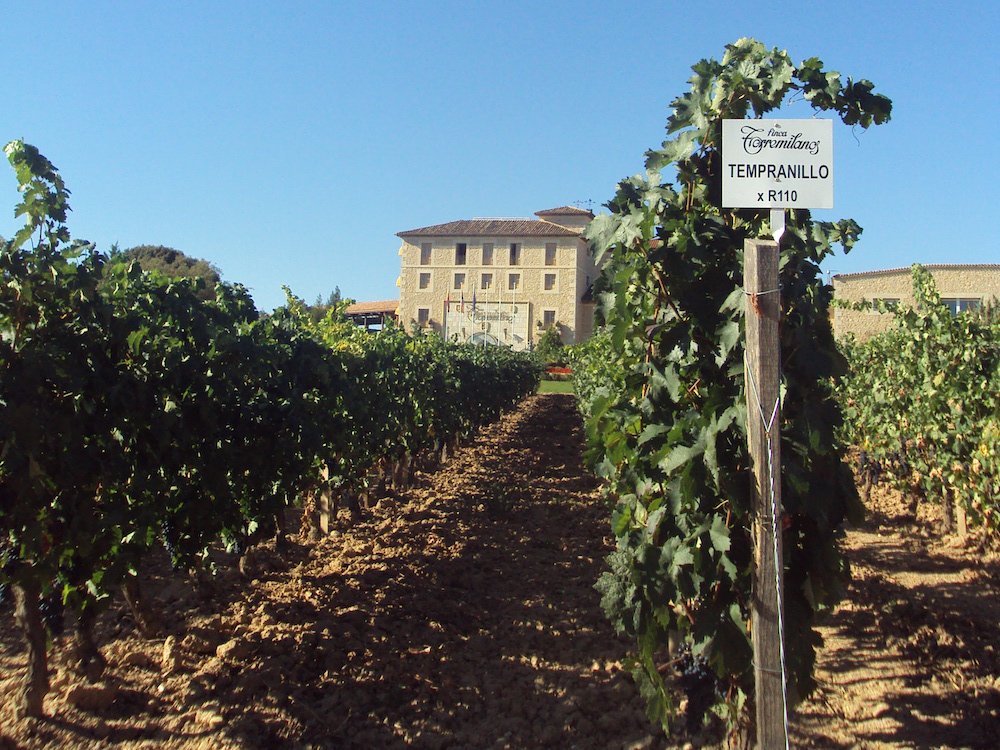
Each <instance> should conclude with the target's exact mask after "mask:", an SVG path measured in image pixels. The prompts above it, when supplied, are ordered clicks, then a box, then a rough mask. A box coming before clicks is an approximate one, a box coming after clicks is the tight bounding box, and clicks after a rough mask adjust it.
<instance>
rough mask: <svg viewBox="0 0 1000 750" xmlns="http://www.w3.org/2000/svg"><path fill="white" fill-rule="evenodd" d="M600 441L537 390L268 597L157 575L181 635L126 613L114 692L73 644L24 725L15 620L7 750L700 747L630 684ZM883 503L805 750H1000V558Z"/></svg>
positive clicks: (858, 560)
mask: <svg viewBox="0 0 1000 750" xmlns="http://www.w3.org/2000/svg"><path fill="white" fill-rule="evenodd" d="M581 444H582V435H581V429H580V420H579V417H578V415H577V413H576V411H575V405H574V401H573V398H572V397H571V396H566V395H560V394H549V395H541V396H536V397H533V398H531V399H529V400H528V401H527V402H526V403H525V405H524V406H523V407H522V408H521V409H519V410H518V411H517V412H515V413H513V414H511V415H508V416H507V417H505V418H504V419H503V420H501V422H499V423H498V424H496V425H494V426H492V427H490V428H488V429H485V430H483V432H482V433H481V434H480V435H479V436H477V437H476V438H475V439H474V440H471V441H470V442H469V443H468V444H467V445H466V446H464V447H463V449H462V450H461V451H459V452H458V454H457V455H456V456H455V457H454V458H453V459H452V461H450V462H449V463H448V464H447V465H446V466H444V467H442V468H440V469H439V470H438V471H437V472H435V473H433V474H423V475H418V478H417V482H416V484H415V486H414V488H413V489H411V490H409V491H407V492H405V493H402V494H401V495H399V496H396V497H386V498H384V499H382V500H381V501H380V502H379V503H377V504H376V506H375V507H374V508H373V509H372V510H371V512H370V513H369V514H368V516H367V517H366V518H365V519H364V520H363V521H361V522H358V523H355V524H353V525H351V524H348V518H347V516H346V515H344V516H342V517H341V519H340V530H339V532H338V533H336V534H334V535H332V536H330V537H327V538H325V539H324V540H322V541H321V542H319V543H306V542H304V541H302V540H298V541H295V540H293V542H292V543H291V545H290V549H288V550H286V551H283V552H281V553H280V554H278V553H276V552H274V551H273V550H272V549H263V550H262V551H261V552H260V554H258V555H256V556H255V563H254V567H255V569H256V577H255V578H254V579H253V580H252V581H247V580H246V579H244V578H242V577H241V576H240V574H239V573H238V572H237V571H236V570H235V569H234V568H233V567H232V565H229V564H223V566H222V571H221V573H220V574H219V576H218V577H217V578H215V579H212V580H210V581H207V582H202V583H201V584H200V585H199V586H194V585H192V583H191V582H189V581H187V580H185V579H181V578H179V577H177V576H175V575H172V574H170V573H169V570H168V569H167V568H166V567H165V566H163V565H162V564H161V565H159V566H153V568H152V569H151V570H150V571H147V572H146V580H145V586H144V587H145V590H146V591H147V594H148V595H151V597H150V598H151V599H152V603H153V604H154V605H155V607H156V609H158V610H159V611H160V612H161V613H164V625H165V631H166V632H165V633H164V636H165V637H161V638H158V639H152V640H144V639H142V638H140V637H139V636H138V635H137V634H136V631H135V628H134V625H133V622H132V619H131V616H130V615H129V614H128V612H127V610H125V609H124V608H123V607H121V606H120V605H117V604H116V605H115V606H113V607H112V608H111V609H110V611H109V612H107V613H106V614H105V615H104V616H102V618H101V620H100V622H99V627H98V638H99V642H100V643H101V644H102V650H103V653H104V654H105V656H106V657H107V659H108V663H109V667H108V671H107V674H106V676H105V679H104V680H103V681H102V682H100V683H97V684H96V685H89V684H87V683H85V682H83V681H81V680H79V679H77V678H75V677H71V676H70V674H69V672H68V671H67V670H66V668H65V666H64V664H63V660H64V659H65V646H64V644H60V643H57V644H56V649H55V655H54V657H53V664H52V684H53V689H52V691H51V693H50V694H49V696H48V698H47V700H46V714H47V717H46V718H44V719H40V720H19V719H16V718H14V713H13V709H12V706H11V705H10V701H9V700H8V698H9V696H11V695H12V694H13V692H14V688H15V685H16V681H17V680H19V679H20V676H21V674H22V671H23V667H24V653H23V648H22V646H21V643H20V639H19V638H18V637H17V635H16V633H15V632H14V630H13V622H12V619H13V618H12V617H11V612H10V606H9V604H5V605H3V609H2V611H0V695H2V696H4V697H3V698H0V700H4V701H5V702H4V703H3V704H2V705H0V750H7V749H8V748H38V747H53V748H54V747H59V748H64V747H65V748H90V747H117V748H123V750H124V749H127V750H138V749H139V748H149V750H163V749H165V748H185V749H187V748H206V749H208V748H212V749H215V748H270V747H282V748H402V747H420V748H438V747H453V748H504V747H509V748H536V747H538V748H540V747H552V748H602V749H603V748H636V749H637V750H638V749H640V748H641V749H646V748H648V749H650V750H653V749H657V748H668V747H675V746H676V747H694V746H702V745H704V742H700V741H699V738H693V741H689V740H686V739H683V738H682V739H680V740H676V741H674V742H673V743H671V742H668V741H665V740H663V739H662V738H658V737H656V736H655V733H654V732H653V730H652V728H651V726H650V725H649V724H648V723H647V721H646V719H645V716H644V714H643V704H642V700H641V699H640V698H639V697H638V695H637V694H636V691H635V688H634V687H633V685H632V684H631V682H630V681H629V679H628V677H627V675H626V674H625V673H624V672H623V671H622V669H621V664H622V660H623V658H624V656H625V652H626V645H627V644H625V643H624V642H623V641H622V640H620V639H618V638H616V637H615V636H614V635H613V633H612V632H611V628H610V627H609V625H608V624H607V621H606V620H605V619H604V617H603V615H602V614H601V611H600V607H599V596H598V594H597V593H596V592H595V591H594V589H593V584H594V581H595V580H596V579H597V576H598V575H599V574H600V572H601V570H602V566H603V558H604V556H605V554H606V553H607V552H608V551H609V550H610V548H611V544H612V542H611V539H610V538H609V534H608V520H607V509H606V507H605V506H604V504H603V503H602V501H601V500H600V493H599V490H598V488H597V485H596V483H595V481H594V480H593V478H592V477H591V476H589V474H588V473H587V472H586V471H585V470H584V468H583V466H582V463H581V459H580V448H581ZM873 500H874V510H873V512H872V513H871V515H870V518H869V522H868V523H867V524H866V526H865V527H864V528H863V529H860V530H857V531H854V532H851V533H850V534H849V535H848V539H847V546H848V549H849V554H850V556H851V559H852V562H853V565H854V572H855V578H856V580H855V584H854V586H853V588H852V591H851V595H850V599H849V603H846V604H845V605H843V606H842V607H841V608H839V609H838V610H836V611H835V612H833V613H831V615H829V616H828V617H827V618H826V619H825V621H824V624H823V635H824V637H825V639H826V648H825V650H824V651H823V653H822V655H821V657H820V668H819V673H818V678H819V682H820V685H821V688H820V690H819V691H818V693H817V694H816V695H815V696H814V697H813V698H812V699H811V700H810V701H809V702H808V703H807V704H805V705H804V706H803V707H801V710H800V711H799V712H798V713H797V714H796V715H795V716H794V717H793V745H794V746H796V747H798V746H801V747H810V748H846V747H872V748H875V747H879V748H880V747H907V748H908V747H921V748H922V747H995V746H996V745H997V743H998V740H997V737H998V736H1000V655H998V653H997V651H996V647H997V644H996V637H995V635H994V634H995V633H996V627H997V623H998V622H1000V597H998V595H997V594H998V590H997V589H998V587H1000V576H998V575H997V573H998V570H1000V562H998V558H997V556H996V555H995V554H990V553H985V552H982V551H981V550H979V549H977V548H976V547H975V546H970V545H965V546H960V545H956V544H951V545H949V544H948V543H947V541H946V542H944V543H942V542H938V541H935V540H933V539H931V538H929V537H927V536H926V535H922V534H921V533H920V532H919V531H917V528H919V526H920V525H919V524H916V523H915V521H914V519H913V518H912V516H911V515H908V509H907V508H905V507H904V506H903V505H902V503H901V502H899V501H898V500H897V499H894V496H892V495H890V494H888V493H881V492H876V493H875V497H874V498H873ZM223 562H224V563H225V561H223ZM167 614H169V617H168V616H167Z"/></svg>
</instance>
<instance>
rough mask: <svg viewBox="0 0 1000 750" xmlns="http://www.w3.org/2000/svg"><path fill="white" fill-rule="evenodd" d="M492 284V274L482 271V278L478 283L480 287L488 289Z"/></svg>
mask: <svg viewBox="0 0 1000 750" xmlns="http://www.w3.org/2000/svg"><path fill="white" fill-rule="evenodd" d="M492 286H493V274H491V273H484V274H483V278H482V283H481V284H480V285H479V288H480V289H489V288H490V287H492Z"/></svg>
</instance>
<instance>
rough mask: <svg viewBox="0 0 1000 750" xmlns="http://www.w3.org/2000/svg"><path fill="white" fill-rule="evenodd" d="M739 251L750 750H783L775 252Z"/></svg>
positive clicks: (763, 248) (762, 244)
mask: <svg viewBox="0 0 1000 750" xmlns="http://www.w3.org/2000/svg"><path fill="white" fill-rule="evenodd" d="M743 250H744V261H743V288H744V290H745V291H746V294H747V313H746V358H747V362H746V367H747V378H746V393H747V421H748V424H747V436H748V444H749V448H750V458H751V461H752V467H753V514H752V518H753V540H754V562H755V565H756V569H755V571H754V584H753V586H754V588H753V614H752V619H751V636H752V640H753V652H754V687H755V693H756V696H755V698H756V709H757V716H756V718H757V746H758V747H759V748H761V750H772V749H773V748H784V747H787V737H786V736H785V716H786V708H785V698H784V689H783V685H782V667H781V632H780V629H779V621H778V617H779V606H780V601H779V598H778V591H779V589H780V587H781V585H782V578H783V576H782V568H783V566H782V564H781V561H782V552H781V516H780V514H781V450H780V449H781V430H780V422H781V415H780V411H779V410H778V408H777V404H778V392H779V383H780V376H781V356H780V355H781V349H780V343H779V340H778V321H779V319H780V317H781V295H780V292H779V291H778V259H779V253H778V244H777V243H776V242H771V241H767V240H746V242H745V243H744V246H743ZM768 426H770V429H768ZM772 493H773V494H772ZM772 497H773V504H772ZM772 507H775V508H777V509H778V518H777V521H776V522H772ZM775 530H777V533H775ZM776 579H777V582H778V583H777V585H776V584H775V580H776Z"/></svg>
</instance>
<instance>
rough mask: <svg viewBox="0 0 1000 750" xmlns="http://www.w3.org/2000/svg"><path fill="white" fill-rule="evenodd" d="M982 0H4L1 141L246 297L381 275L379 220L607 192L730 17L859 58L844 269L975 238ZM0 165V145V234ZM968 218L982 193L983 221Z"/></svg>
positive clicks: (2, 179)
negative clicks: (26, 151) (889, 115)
mask: <svg viewBox="0 0 1000 750" xmlns="http://www.w3.org/2000/svg"><path fill="white" fill-rule="evenodd" d="M997 7H998V6H997V4H996V3H987V2H981V3H979V2H976V3H970V2H951V3H941V2H933V3H932V2H923V1H921V0H910V1H909V2H877V0H869V1H868V2H843V1H841V2H836V3H813V2H794V3H792V2H771V3H762V2H757V3H752V4H751V3H730V2H700V3H691V2H684V3H680V2H638V1H634V2H628V3H615V2H601V3H591V2H530V3H529V2H482V3H479V2H394V3H385V2H366V3H350V4H348V3H336V2H322V3H320V2H312V3H309V2H240V3H237V2H169V3H166V2H157V3H154V2H128V3H126V2H119V3H107V2H86V3H81V2H62V3H60V2H45V3H27V2H5V3H3V7H2V14H0V18H2V22H0V61H2V71H3V76H2V83H0V87H2V102H3V105H2V109H0V140H2V141H3V142H6V141H7V140H10V139H12V138H24V139H25V140H26V141H27V142H29V143H32V144H34V145H36V146H38V147H39V148H40V149H41V151H42V153H44V154H45V155H46V156H48V157H49V159H51V160H52V161H53V162H54V163H55V164H56V166H57V167H59V169H60V170H61V172H62V173H63V176H64V177H65V179H66V182H67V184H68V186H69V188H70V189H71V190H72V192H73V199H72V201H71V203H72V206H73V213H72V214H71V217H70V229H71V231H72V233H73V235H74V236H75V237H81V238H85V239H89V240H92V241H94V242H96V243H97V244H98V247H100V248H101V249H105V250H106V249H108V247H109V246H110V245H111V244H112V243H116V242H117V243H118V244H119V245H120V246H121V247H122V248H127V247H130V246H133V245H136V244H162V245H168V246H171V247H175V248H177V249H179V250H182V251H184V252H186V253H188V254H189V255H192V256H195V257H200V258H206V259H208V260H209V261H211V262H212V263H214V264H215V265H217V266H218V267H219V268H220V269H221V270H222V273H223V277H224V278H225V279H226V280H229V281H234V282H240V283H243V284H245V285H247V286H248V287H250V289H251V291H252V293H253V295H254V298H255V300H256V301H257V304H258V306H259V307H260V308H261V309H266V310H269V309H271V308H273V307H275V306H276V305H278V304H280V303H281V302H282V300H283V296H282V293H281V289H280V287H281V285H282V284H287V285H289V286H290V287H291V288H292V289H293V291H294V292H295V293H296V294H298V295H299V296H301V297H304V298H306V299H307V300H309V301H312V300H314V299H315V298H316V296H317V295H320V294H322V295H324V296H325V295H326V294H328V293H329V292H330V291H331V290H332V289H333V288H334V287H335V286H339V287H340V289H341V291H342V292H343V293H344V294H345V295H346V296H350V297H354V298H356V299H386V298H392V297H395V296H396V294H397V290H396V287H395V280H396V277H397V275H398V273H399V256H398V255H397V252H396V251H397V250H398V248H399V244H400V241H399V238H397V237H396V236H395V233H396V232H399V231H402V230H405V229H412V228H415V227H419V226H424V225H427V224H435V223H440V222H445V221H451V220H454V219H460V218H471V217H473V216H530V215H531V214H532V213H533V212H534V211H536V210H539V209H543V208H551V207H553V206H558V205H563V204H567V203H572V202H574V201H581V200H587V199H590V200H593V201H594V202H595V206H599V205H600V204H601V203H604V202H605V201H607V200H608V199H609V198H610V197H611V196H612V195H613V193H614V190H615V185H616V183H617V182H618V180H620V179H622V178H624V177H627V176H629V175H632V174H634V173H636V172H639V171H641V170H642V164H643V153H644V151H645V150H646V149H647V148H650V147H654V146H657V145H659V143H660V142H661V141H662V140H663V138H664V135H665V131H664V123H665V122H666V118H667V115H668V105H669V102H670V101H671V100H672V99H673V98H674V97H675V96H677V95H678V94H680V93H682V92H684V91H685V90H687V83H686V81H687V79H688V77H689V75H690V66H691V65H692V64H693V63H695V62H696V61H697V60H699V59H700V58H703V57H716V58H719V57H721V55H722V52H723V48H724V45H725V44H726V43H727V42H731V41H733V40H735V39H737V38H739V37H741V36H753V37H756V38H758V39H760V40H761V41H763V42H764V43H765V44H767V45H769V46H777V47H782V48H785V49H787V50H788V51H789V53H790V54H791V56H792V58H793V59H794V60H795V61H796V62H798V61H800V60H802V59H804V58H806V57H811V56H818V57H820V58H822V59H823V60H824V62H825V63H826V64H827V66H828V67H829V68H832V69H836V70H840V71H841V72H842V73H843V74H844V75H845V76H848V75H850V76H854V77H862V78H869V79H870V80H872V81H874V82H875V84H876V86H877V90H878V91H880V92H882V93H885V94H886V95H888V96H890V97H891V98H892V99H893V102H894V112H893V120H892V122H890V123H889V124H888V125H886V126H884V127H882V128H873V129H871V130H869V131H859V132H857V133H856V134H855V133H852V131H851V130H850V129H849V128H846V127H843V126H839V127H837V128H835V140H836V149H837V154H836V162H835V164H836V208H835V209H834V210H832V211H824V212H817V213H819V214H820V215H821V216H822V218H839V217H852V218H854V219H856V220H857V221H859V222H860V223H861V225H862V226H863V227H864V228H865V232H864V235H863V237H862V241H861V243H860V244H859V245H858V247H857V248H856V249H855V251H854V252H852V253H851V254H850V255H849V256H846V257H844V256H839V257H837V258H835V259H833V261H832V262H831V263H828V264H827V267H826V268H827V270H829V271H834V272H851V271H860V270H869V269H874V268H885V267H893V266H905V265H908V264H910V263H911V262H914V261H920V262H925V263H932V262H969V263H974V262H1000V249H998V242H997V239H996V238H995V237H994V235H993V232H992V231H991V230H990V227H991V226H992V225H993V223H994V222H995V218H996V217H997V216H998V215H1000V208H998V200H997V199H998V197H1000V189H998V187H997V181H998V179H1000V174H998V172H1000V158H998V157H1000V146H998V143H1000V137H998V135H997V128H998V125H1000V65H998V64H997V62H996V59H995V58H996V54H995V52H994V47H995V44H996V36H997V34H998V32H1000V11H998V10H997ZM16 199H17V195H16V191H15V182H14V177H13V173H12V172H11V171H10V170H9V169H8V168H6V165H3V166H0V235H4V236H10V235H11V233H12V232H13V230H14V228H15V227H16V226H17V223H16V222H15V221H14V219H13V211H12V208H13V205H14V203H15V202H16ZM990 217H994V218H993V219H991V218H990Z"/></svg>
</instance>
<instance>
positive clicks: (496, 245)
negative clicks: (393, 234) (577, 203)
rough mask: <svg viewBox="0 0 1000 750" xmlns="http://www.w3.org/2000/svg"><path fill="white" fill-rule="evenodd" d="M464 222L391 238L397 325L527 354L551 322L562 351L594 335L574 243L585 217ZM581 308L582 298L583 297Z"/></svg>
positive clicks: (579, 245)
mask: <svg viewBox="0 0 1000 750" xmlns="http://www.w3.org/2000/svg"><path fill="white" fill-rule="evenodd" d="M536 216H537V217H538V218H537V219H468V220H461V221H453V222H449V223H447V224H437V225H434V226H429V227H422V228H419V229H411V230H408V231H405V232H400V233H399V234H398V236H399V237H400V238H401V239H402V240H403V244H402V246H401V247H400V249H399V254H400V256H401V258H402V262H401V269H402V270H401V273H400V277H399V280H398V282H397V283H398V285H399V320H400V322H401V323H403V325H406V326H415V325H419V326H425V327H428V328H430V329H431V330H434V331H436V332H438V333H440V334H441V335H442V336H445V337H447V338H449V339H456V340H459V341H473V342H477V341H482V340H483V339H485V340H486V341H488V342H490V343H499V344H503V345H509V346H512V347H513V348H514V349H517V350H522V349H527V348H529V347H531V346H533V345H534V344H535V342H536V341H537V340H538V337H539V336H540V335H541V333H542V331H543V330H544V329H545V327H546V326H547V325H548V324H549V323H552V324H554V325H556V327H557V329H558V330H559V332H560V334H561V336H562V340H563V342H564V343H566V344H573V343H577V342H579V341H582V340H584V339H585V338H587V337H588V336H589V335H590V333H591V332H592V330H593V317H594V305H593V304H592V303H590V302H587V301H584V297H585V296H586V294H587V292H588V290H589V289H590V286H591V284H592V283H593V281H594V279H596V278H597V267H596V265H595V264H594V261H593V258H592V256H591V254H590V251H589V248H588V246H587V243H586V241H585V240H584V239H583V238H582V237H581V236H580V234H581V232H582V231H583V228H584V227H585V226H586V225H587V223H588V222H589V221H590V220H591V219H592V218H593V214H592V213H591V212H590V211H584V210H582V209H578V208H573V207H569V206H563V207H560V208H554V209H548V210H546V211H539V212H538V213H537V214H536ZM588 299H589V297H588Z"/></svg>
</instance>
